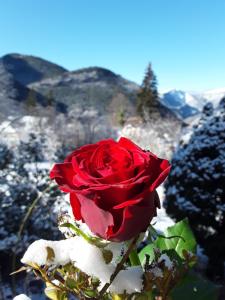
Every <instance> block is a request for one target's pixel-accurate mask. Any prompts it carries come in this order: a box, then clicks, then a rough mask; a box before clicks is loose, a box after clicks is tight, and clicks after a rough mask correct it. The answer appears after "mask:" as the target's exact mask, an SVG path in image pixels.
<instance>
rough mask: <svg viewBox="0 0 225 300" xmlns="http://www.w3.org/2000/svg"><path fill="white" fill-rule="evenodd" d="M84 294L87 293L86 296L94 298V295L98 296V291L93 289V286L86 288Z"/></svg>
mask: <svg viewBox="0 0 225 300" xmlns="http://www.w3.org/2000/svg"><path fill="white" fill-rule="evenodd" d="M84 294H85V296H86V297H88V298H94V297H96V291H94V290H93V289H91V288H88V289H86V290H85V291H84Z"/></svg>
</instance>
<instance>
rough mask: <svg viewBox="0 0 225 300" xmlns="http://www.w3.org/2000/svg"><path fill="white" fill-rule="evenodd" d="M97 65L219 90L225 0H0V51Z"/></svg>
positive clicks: (69, 64) (173, 84)
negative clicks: (150, 69)
mask: <svg viewBox="0 0 225 300" xmlns="http://www.w3.org/2000/svg"><path fill="white" fill-rule="evenodd" d="M12 52H17V53H22V54H32V55H35V56H40V57H42V58H45V59H48V60H50V61H52V62H55V63H58V64H60V65H62V66H64V67H66V68H68V69H69V70H73V69H78V68H82V67H88V66H101V67H105V68H109V69H110V70H112V71H114V72H116V73H118V74H121V75H122V76H124V77H125V78H127V79H130V80H133V81H136V82H137V83H140V82H141V81H142V78H143V74H144V70H145V68H146V65H147V63H148V62H149V61H151V62H152V65H153V69H154V71H155V73H156V75H157V78H158V83H159V89H160V90H167V89H170V88H176V89H184V90H198V91H200V90H206V89H213V88H220V87H225V0H0V56H2V55H4V54H6V53H12Z"/></svg>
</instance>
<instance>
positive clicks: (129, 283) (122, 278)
mask: <svg viewBox="0 0 225 300" xmlns="http://www.w3.org/2000/svg"><path fill="white" fill-rule="evenodd" d="M142 286H143V270H142V268H141V267H140V266H137V267H130V268H128V269H127V270H122V271H120V273H119V274H118V275H117V276H116V278H115V280H114V281H113V283H112V285H111V286H110V287H109V290H110V291H111V292H112V293H117V294H122V293H123V292H124V291H125V290H126V292H127V293H128V294H132V293H134V292H141V290H142Z"/></svg>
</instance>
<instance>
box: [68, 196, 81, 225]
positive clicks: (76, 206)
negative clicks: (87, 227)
mask: <svg viewBox="0 0 225 300" xmlns="http://www.w3.org/2000/svg"><path fill="white" fill-rule="evenodd" d="M70 205H71V207H72V210H73V215H74V217H75V219H76V220H77V221H79V220H82V215H81V205H80V202H79V200H78V198H77V196H76V194H75V193H70Z"/></svg>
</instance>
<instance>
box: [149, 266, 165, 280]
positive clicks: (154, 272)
mask: <svg viewBox="0 0 225 300" xmlns="http://www.w3.org/2000/svg"><path fill="white" fill-rule="evenodd" d="M150 272H151V273H152V275H153V276H154V277H155V278H157V277H160V278H163V273H162V270H161V269H160V268H158V267H154V268H152V269H150Z"/></svg>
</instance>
